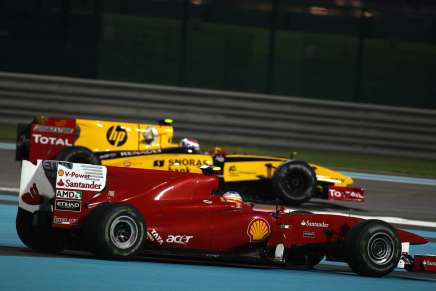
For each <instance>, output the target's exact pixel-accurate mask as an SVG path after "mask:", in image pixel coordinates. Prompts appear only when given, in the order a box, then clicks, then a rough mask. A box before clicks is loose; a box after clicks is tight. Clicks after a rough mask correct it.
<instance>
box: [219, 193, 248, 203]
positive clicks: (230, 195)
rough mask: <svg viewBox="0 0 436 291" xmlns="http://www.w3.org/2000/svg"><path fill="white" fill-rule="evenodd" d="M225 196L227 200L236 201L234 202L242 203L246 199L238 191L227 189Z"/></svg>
mask: <svg viewBox="0 0 436 291" xmlns="http://www.w3.org/2000/svg"><path fill="white" fill-rule="evenodd" d="M223 198H224V200H225V202H234V203H242V202H244V200H243V199H242V196H241V195H240V194H239V193H238V192H236V191H227V192H226V193H224V194H223Z"/></svg>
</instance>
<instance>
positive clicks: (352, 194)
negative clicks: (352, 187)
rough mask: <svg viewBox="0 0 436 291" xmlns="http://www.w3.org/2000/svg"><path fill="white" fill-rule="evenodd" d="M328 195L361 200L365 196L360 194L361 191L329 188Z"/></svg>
mask: <svg viewBox="0 0 436 291" xmlns="http://www.w3.org/2000/svg"><path fill="white" fill-rule="evenodd" d="M329 194H330V196H332V197H334V198H347V197H349V198H352V199H358V200H363V199H365V196H363V195H362V193H359V192H354V191H338V190H335V189H329Z"/></svg>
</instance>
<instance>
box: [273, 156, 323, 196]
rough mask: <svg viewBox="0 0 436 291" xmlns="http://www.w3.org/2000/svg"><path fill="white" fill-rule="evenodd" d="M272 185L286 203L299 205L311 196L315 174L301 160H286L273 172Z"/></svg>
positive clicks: (314, 183) (314, 185) (313, 190)
mask: <svg viewBox="0 0 436 291" xmlns="http://www.w3.org/2000/svg"><path fill="white" fill-rule="evenodd" d="M272 185H273V188H274V190H275V192H276V193H277V194H278V195H279V197H280V198H281V199H282V200H283V201H284V202H285V203H286V204H288V205H299V204H301V203H304V202H306V201H308V200H310V198H312V195H313V193H314V192H315V187H316V175H315V172H314V171H313V169H312V168H311V167H310V165H308V164H307V163H305V162H303V161H286V162H284V163H283V164H281V165H280V166H279V167H278V168H277V169H276V171H275V172H274V175H273V177H272Z"/></svg>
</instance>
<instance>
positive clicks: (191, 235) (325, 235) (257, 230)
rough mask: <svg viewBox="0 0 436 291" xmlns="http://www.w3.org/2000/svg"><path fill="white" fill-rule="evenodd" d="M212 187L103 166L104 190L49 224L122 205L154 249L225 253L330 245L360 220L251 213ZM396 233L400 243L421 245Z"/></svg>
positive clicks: (177, 176)
mask: <svg viewBox="0 0 436 291" xmlns="http://www.w3.org/2000/svg"><path fill="white" fill-rule="evenodd" d="M57 189H62V187H59V186H57ZM217 189H218V178H217V177H216V176H206V175H200V174H188V173H177V172H167V171H155V170H142V169H133V168H118V167H107V182H106V187H105V188H104V189H103V191H101V192H97V193H96V192H88V191H82V193H83V194H82V195H83V196H82V199H81V202H80V203H81V205H80V211H77V212H72V211H62V210H54V214H53V221H54V223H53V226H54V227H55V228H63V229H70V230H77V229H79V228H80V226H81V224H82V223H83V222H84V220H85V219H86V217H87V215H88V214H89V213H90V212H91V211H92V210H93V209H94V208H95V207H97V206H98V205H101V204H102V203H105V202H123V203H128V204H130V205H132V206H134V207H136V208H137V209H138V210H139V211H140V212H141V214H142V215H143V217H144V221H145V223H146V228H147V239H148V245H149V246H151V247H153V248H163V249H186V250H203V251H207V252H229V251H232V250H235V249H237V248H240V247H244V246H248V245H250V244H253V243H264V244H266V245H267V246H269V247H271V248H274V247H275V246H277V245H278V244H283V245H284V246H285V247H286V248H290V247H293V246H301V245H320V244H330V243H332V244H333V243H335V242H340V241H343V240H344V238H345V234H346V232H347V230H349V229H351V228H352V227H353V226H354V225H356V224H357V223H359V222H361V221H362V219H360V218H356V217H349V216H340V215H326V214H292V213H291V214H285V213H283V211H280V212H279V213H276V214H274V213H268V212H262V211H256V210H254V209H253V207H252V205H251V204H247V203H244V202H242V203H241V202H237V201H226V200H225V199H223V197H222V196H220V195H218V194H217V193H216V191H217ZM54 203H55V204H56V200H55V201H54ZM398 232H399V235H400V238H401V240H402V241H403V242H404V241H407V242H410V243H411V244H418V243H425V242H426V240H425V239H423V238H421V237H419V236H416V235H414V234H412V233H409V232H405V231H401V230H399V231H398Z"/></svg>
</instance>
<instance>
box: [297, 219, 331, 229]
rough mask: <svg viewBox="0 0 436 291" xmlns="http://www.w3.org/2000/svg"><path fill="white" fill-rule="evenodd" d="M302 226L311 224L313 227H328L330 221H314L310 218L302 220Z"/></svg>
mask: <svg viewBox="0 0 436 291" xmlns="http://www.w3.org/2000/svg"><path fill="white" fill-rule="evenodd" d="M300 225H301V226H311V227H323V228H327V227H329V224H328V223H325V222H324V221H323V222H313V221H310V220H302V221H301V223H300Z"/></svg>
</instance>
